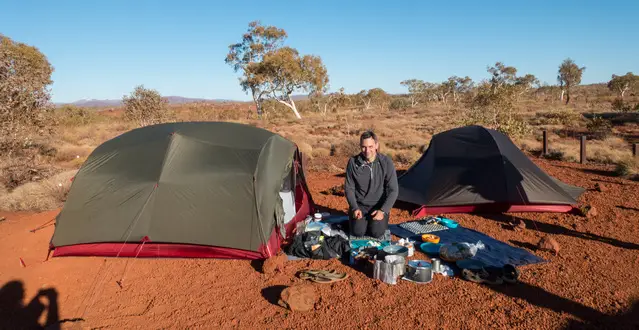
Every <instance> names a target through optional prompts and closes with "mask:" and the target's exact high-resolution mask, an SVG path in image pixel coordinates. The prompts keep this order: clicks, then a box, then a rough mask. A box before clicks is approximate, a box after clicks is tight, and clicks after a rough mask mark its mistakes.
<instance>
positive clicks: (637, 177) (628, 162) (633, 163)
mask: <svg viewBox="0 0 639 330" xmlns="http://www.w3.org/2000/svg"><path fill="white" fill-rule="evenodd" d="M615 174H617V175H618V176H621V177H624V178H628V179H630V180H634V181H639V160H637V159H636V158H634V157H632V156H626V157H624V158H623V159H621V160H620V161H619V163H618V164H617V167H616V168H615Z"/></svg>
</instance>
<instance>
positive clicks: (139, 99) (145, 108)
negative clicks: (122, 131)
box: [122, 85, 169, 126]
mask: <svg viewBox="0 0 639 330" xmlns="http://www.w3.org/2000/svg"><path fill="white" fill-rule="evenodd" d="M122 102H123V103H124V117H125V118H126V119H128V120H130V121H134V122H136V123H137V124H138V125H139V126H147V125H153V124H159V123H161V122H163V121H165V120H166V119H167V118H168V117H169V113H168V107H167V104H168V101H167V100H166V99H164V98H162V95H160V93H159V92H158V91H156V90H154V89H147V88H144V85H139V86H137V87H135V89H134V90H133V92H131V94H130V95H129V96H126V95H125V96H123V97H122Z"/></svg>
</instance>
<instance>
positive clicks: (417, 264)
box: [408, 260, 433, 269]
mask: <svg viewBox="0 0 639 330" xmlns="http://www.w3.org/2000/svg"><path fill="white" fill-rule="evenodd" d="M408 267H413V268H417V269H428V268H432V267H433V265H431V263H430V262H428V261H426V260H411V261H409V262H408Z"/></svg>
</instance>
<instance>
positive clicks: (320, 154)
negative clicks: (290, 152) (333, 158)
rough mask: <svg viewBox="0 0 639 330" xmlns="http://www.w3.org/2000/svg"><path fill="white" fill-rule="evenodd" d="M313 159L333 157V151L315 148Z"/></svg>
mask: <svg viewBox="0 0 639 330" xmlns="http://www.w3.org/2000/svg"><path fill="white" fill-rule="evenodd" d="M312 155H313V157H328V156H330V155H331V150H330V149H326V148H313V152H312Z"/></svg>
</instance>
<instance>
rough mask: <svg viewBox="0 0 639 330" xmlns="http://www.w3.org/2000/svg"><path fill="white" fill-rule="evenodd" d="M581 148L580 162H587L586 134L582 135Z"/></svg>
mask: <svg viewBox="0 0 639 330" xmlns="http://www.w3.org/2000/svg"><path fill="white" fill-rule="evenodd" d="M579 149H580V153H579V163H581V164H585V163H586V136H585V135H582V136H581V143H580V148H579Z"/></svg>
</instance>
